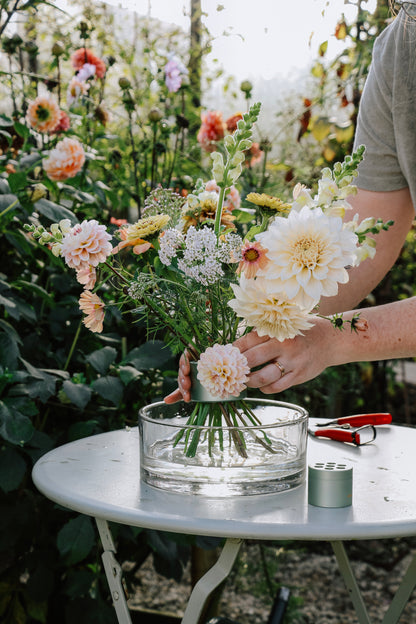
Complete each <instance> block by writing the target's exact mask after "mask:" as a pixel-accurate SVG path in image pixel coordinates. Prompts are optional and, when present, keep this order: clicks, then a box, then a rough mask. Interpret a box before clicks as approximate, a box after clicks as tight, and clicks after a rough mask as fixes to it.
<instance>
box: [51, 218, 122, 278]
mask: <svg viewBox="0 0 416 624" xmlns="http://www.w3.org/2000/svg"><path fill="white" fill-rule="evenodd" d="M111 238H112V237H111V235H110V234H108V233H107V231H106V228H105V225H100V224H99V223H98V221H96V220H95V219H91V220H90V221H83V222H82V223H81V224H77V225H74V227H72V228H71V229H70V231H69V232H68V233H67V234H65V236H64V238H63V240H62V247H61V256H63V258H64V259H65V262H66V263H67V265H68V266H69V267H71V268H72V269H76V270H77V271H79V270H80V269H82V268H86V267H88V266H92V267H96V266H97V265H98V264H100V262H104V261H105V260H106V258H107V257H108V256H109V255H110V254H111V252H112V250H113V248H112V246H111V243H110V242H109V241H110V240H111Z"/></svg>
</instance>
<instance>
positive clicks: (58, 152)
mask: <svg viewBox="0 0 416 624" xmlns="http://www.w3.org/2000/svg"><path fill="white" fill-rule="evenodd" d="M84 162H85V152H84V148H83V147H82V145H81V143H80V142H79V141H78V140H77V139H70V138H69V137H66V138H65V139H62V141H59V143H57V144H56V147H55V148H54V149H52V150H51V151H50V152H49V156H48V158H46V159H45V160H44V161H43V169H44V171H45V173H46V175H47V176H48V178H49V179H50V180H55V181H59V180H67V179H68V178H73V177H74V176H76V175H77V173H78V172H79V171H81V169H82V165H83V164H84Z"/></svg>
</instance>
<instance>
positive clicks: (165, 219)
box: [113, 214, 170, 254]
mask: <svg viewBox="0 0 416 624" xmlns="http://www.w3.org/2000/svg"><path fill="white" fill-rule="evenodd" d="M169 221H170V217H169V215H166V214H161V215H153V216H151V217H145V218H144V219H139V220H138V221H136V223H134V224H133V225H128V226H126V227H123V228H121V229H120V230H119V234H120V238H121V243H119V244H118V245H117V247H114V249H113V254H114V253H117V252H118V251H120V249H123V247H133V252H134V253H137V254H140V253H143V252H144V251H147V249H149V247H151V244H150V243H148V242H147V243H146V241H145V239H146V238H148V237H149V236H152V234H156V233H157V232H159V231H160V230H161V229H163V228H164V227H165V225H167V224H168V223H169Z"/></svg>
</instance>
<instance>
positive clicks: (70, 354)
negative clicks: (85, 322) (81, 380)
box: [63, 321, 82, 371]
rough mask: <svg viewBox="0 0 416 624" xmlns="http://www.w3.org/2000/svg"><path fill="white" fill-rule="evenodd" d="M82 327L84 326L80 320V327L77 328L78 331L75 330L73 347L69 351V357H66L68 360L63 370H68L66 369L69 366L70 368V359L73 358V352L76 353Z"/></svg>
mask: <svg viewBox="0 0 416 624" xmlns="http://www.w3.org/2000/svg"><path fill="white" fill-rule="evenodd" d="M81 327H82V321H80V322H79V325H78V329H77V331H76V332H75V336H74V339H73V341H72V344H71V348H70V350H69V353H68V357H67V358H66V362H65V365H64V367H63V370H64V371H66V370H67V368H68V366H69V363H70V361H71V359H72V356H73V354H74V351H75V347H76V345H77V342H78V338H79V335H80V333H81Z"/></svg>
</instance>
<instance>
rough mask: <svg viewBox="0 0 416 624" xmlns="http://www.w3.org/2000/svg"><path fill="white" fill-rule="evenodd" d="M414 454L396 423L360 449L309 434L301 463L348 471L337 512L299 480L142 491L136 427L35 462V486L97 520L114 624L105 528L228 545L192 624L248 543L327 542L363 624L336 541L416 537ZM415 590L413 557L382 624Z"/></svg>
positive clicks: (121, 604)
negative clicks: (205, 491) (267, 489)
mask: <svg viewBox="0 0 416 624" xmlns="http://www.w3.org/2000/svg"><path fill="white" fill-rule="evenodd" d="M316 422H319V420H318V421H315V423H316ZM311 423H312V424H314V420H313V419H311ZM415 454H416V429H413V428H409V427H402V426H397V425H388V426H382V427H377V437H376V440H375V441H374V442H373V443H371V444H369V445H366V446H361V447H355V446H352V445H349V444H344V443H341V442H335V441H331V440H328V439H317V438H311V437H310V438H309V442H308V464H314V463H315V462H318V461H322V462H329V461H330V462H337V463H340V462H341V463H342V462H344V463H345V462H348V463H350V464H352V465H353V503H352V505H351V506H349V507H343V508H322V507H315V506H312V505H310V504H308V500H307V484H306V483H305V484H304V485H303V486H301V487H298V488H296V489H293V490H290V491H288V492H281V493H277V494H266V495H258V496H240V497H237V496H236V497H229V498H207V497H201V496H193V495H180V494H173V493H168V492H165V491H162V490H157V489H155V488H152V487H149V486H147V485H145V484H144V483H143V482H141V481H140V466H139V433H138V429H137V428H134V429H125V430H119V431H114V432H110V433H104V434H100V435H96V436H92V437H89V438H85V439H82V440H78V441H76V442H72V443H70V444H66V445H64V446H61V447H59V448H56V449H54V450H52V451H50V452H49V453H47V454H46V455H44V456H43V457H42V458H41V459H39V460H38V462H37V463H36V465H35V467H34V469H33V480H34V483H35V485H36V486H37V488H38V489H39V490H40V491H41V492H42V493H43V494H44V495H45V496H47V497H48V498H49V499H51V500H52V501H54V502H56V503H59V504H60V505H63V506H64V507H67V508H69V509H72V510H74V511H78V512H80V513H83V514H86V515H89V516H93V517H94V518H95V519H96V521H97V525H98V529H99V533H100V537H101V540H102V542H103V547H104V555H103V560H104V565H105V568H106V572H107V578H108V580H109V584H110V590H111V591H112V596H113V603H114V606H115V608H116V612H117V616H118V618H119V622H120V624H121V623H129V622H131V620H130V617H129V615H128V609H127V605H126V602H125V598H124V596H121V595H120V593H121V583H120V579H119V576H120V574H121V572H120V569H119V567H118V564H117V561H116V559H115V548H114V543H113V541H112V538H111V534H110V531H109V528H108V524H107V522H108V521H112V522H117V523H122V524H128V525H132V526H140V527H143V528H152V529H156V530H163V531H171V532H179V533H187V534H192V535H206V536H220V537H224V538H227V540H226V542H225V546H224V549H223V551H222V554H221V556H220V558H219V560H218V562H217V564H215V566H214V567H213V568H212V569H211V570H210V571H209V572H208V573H207V574H206V575H205V577H203V579H201V581H199V583H198V584H197V585H196V587H195V588H194V590H193V593H192V596H191V599H190V601H189V603H188V607H187V609H186V611H185V615H184V618H183V620H182V622H183V624H193V623H194V622H195V623H196V622H197V621H198V617H199V614H200V611H201V609H202V607H203V602H205V600H206V598H207V596H208V595H209V593H210V592H211V591H212V590H213V589H214V588H215V586H217V585H218V584H219V583H220V582H222V580H224V578H225V577H226V576H227V574H228V573H229V571H230V570H231V567H232V565H233V563H234V560H235V558H236V556H237V554H238V550H239V547H240V545H241V540H243V539H245V538H252V539H262V540H276V539H279V540H280V539H282V540H284V539H291V540H296V539H299V540H326V541H329V542H331V543H332V546H333V549H334V552H335V555H336V558H337V561H338V565H339V568H340V571H341V573H342V575H343V577H344V580H345V582H346V584H347V587H348V589H349V591H350V593H351V598H352V600H353V603H354V606H355V609H356V612H357V617H358V621H359V622H360V624H370V620H369V617H368V614H367V611H366V608H365V605H364V603H363V601H362V597H361V594H360V591H359V588H358V587H357V584H356V581H355V577H354V574H353V572H352V569H351V566H350V562H349V560H348V557H347V555H346V551H345V548H344V545H343V543H342V541H343V540H352V539H375V538H389V537H401V536H409V535H416V469H415V468H416V465H415ZM106 559H107V561H106ZM415 585H416V556H415V557H414V559H413V561H412V563H411V564H410V566H409V569H408V571H407V573H406V575H405V577H404V578H403V580H402V583H401V585H400V587H399V590H398V592H397V594H396V596H395V597H394V599H393V601H392V603H391V605H390V607H389V609H388V611H387V613H386V615H385V618H384V619H383V624H396V623H397V622H398V619H399V617H400V614H401V612H402V610H403V608H404V606H405V604H406V602H407V600H408V598H409V596H410V594H411V592H412V591H413V588H414V586H415Z"/></svg>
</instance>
